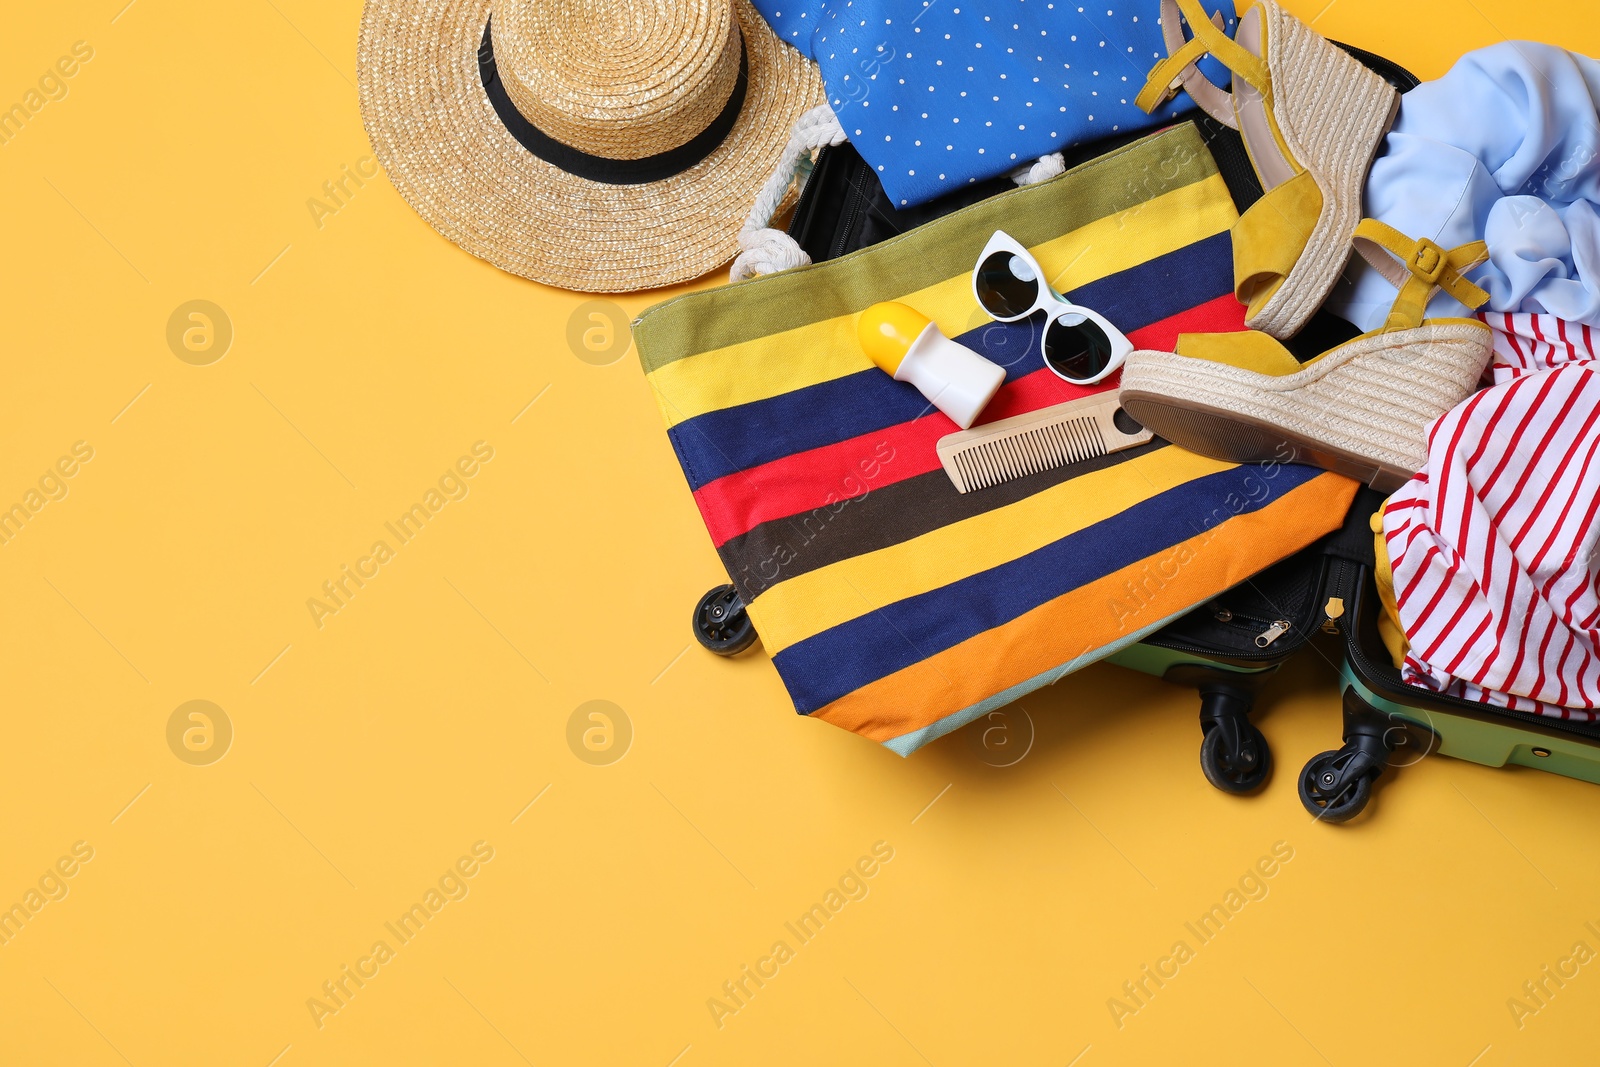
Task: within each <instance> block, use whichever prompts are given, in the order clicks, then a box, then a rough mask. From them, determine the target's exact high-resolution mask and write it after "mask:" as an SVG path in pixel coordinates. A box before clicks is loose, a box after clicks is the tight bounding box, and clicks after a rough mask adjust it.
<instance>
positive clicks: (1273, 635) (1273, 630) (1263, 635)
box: [1256, 619, 1292, 648]
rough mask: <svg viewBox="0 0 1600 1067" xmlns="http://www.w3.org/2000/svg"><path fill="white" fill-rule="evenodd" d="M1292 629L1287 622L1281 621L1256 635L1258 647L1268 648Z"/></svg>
mask: <svg viewBox="0 0 1600 1067" xmlns="http://www.w3.org/2000/svg"><path fill="white" fill-rule="evenodd" d="M1291 629H1292V627H1291V626H1290V625H1289V624H1288V623H1287V622H1285V621H1284V620H1283V619H1279V620H1278V621H1277V622H1275V623H1273V624H1272V625H1271V626H1269V627H1267V628H1266V629H1265V630H1263V631H1261V632H1260V633H1258V634H1256V647H1257V648H1266V647H1267V646H1268V645H1270V644H1272V642H1274V641H1276V640H1277V639H1278V638H1280V637H1282V636H1283V635H1284V634H1286V633H1288V632H1289V631H1290V630H1291Z"/></svg>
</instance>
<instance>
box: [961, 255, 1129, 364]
mask: <svg viewBox="0 0 1600 1067" xmlns="http://www.w3.org/2000/svg"><path fill="white" fill-rule="evenodd" d="M972 295H973V296H974V297H976V298H977V301H978V306H979V307H981V308H983V310H984V311H986V312H988V314H989V317H990V318H992V319H995V320H996V321H998V322H1019V321H1021V320H1022V319H1025V318H1027V317H1028V316H1030V315H1032V314H1033V313H1034V312H1036V311H1039V310H1041V309H1042V310H1043V311H1044V312H1045V313H1046V317H1045V323H1044V331H1043V333H1041V334H1040V338H1039V347H1040V348H1041V350H1042V351H1043V354H1044V364H1045V366H1047V367H1049V368H1050V369H1051V370H1052V371H1054V372H1055V373H1056V374H1057V375H1058V376H1060V377H1062V378H1065V379H1066V380H1067V381H1069V382H1072V383H1073V384H1074V385H1093V384H1095V383H1096V382H1098V381H1102V380H1104V379H1105V378H1107V377H1109V376H1110V375H1111V374H1113V373H1115V372H1116V371H1117V370H1118V369H1119V368H1120V367H1121V366H1122V364H1123V363H1124V361H1126V360H1127V358H1128V353H1130V352H1132V351H1133V342H1131V341H1129V340H1128V339H1127V338H1126V337H1125V336H1123V334H1122V331H1121V330H1119V329H1117V328H1116V327H1115V326H1113V325H1111V323H1109V322H1107V321H1106V319H1105V317H1104V316H1103V315H1101V314H1100V313H1099V312H1097V311H1092V310H1090V309H1089V308H1086V307H1082V306H1081V305H1078V304H1074V303H1072V302H1071V301H1070V300H1067V299H1065V298H1064V297H1062V296H1061V294H1059V293H1057V292H1056V291H1055V290H1054V289H1052V288H1051V287H1050V284H1049V283H1048V282H1046V281H1045V278H1044V270H1043V269H1042V268H1041V267H1040V266H1039V261H1038V260H1036V259H1034V258H1033V256H1032V254H1031V253H1029V251H1028V250H1027V249H1026V248H1024V247H1023V246H1022V243H1021V242H1020V241H1018V240H1017V239H1016V238H1014V237H1012V236H1011V235H1010V234H1008V233H1006V232H1005V231H1004V230H996V231H994V236H993V237H991V238H989V243H988V244H986V245H984V246H983V254H982V255H981V256H979V257H978V264H977V266H975V267H973V268H972Z"/></svg>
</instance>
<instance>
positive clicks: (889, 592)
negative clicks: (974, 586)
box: [749, 448, 1236, 655]
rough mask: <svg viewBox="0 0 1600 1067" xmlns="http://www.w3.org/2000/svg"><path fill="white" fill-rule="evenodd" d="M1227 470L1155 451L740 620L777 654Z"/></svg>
mask: <svg viewBox="0 0 1600 1067" xmlns="http://www.w3.org/2000/svg"><path fill="white" fill-rule="evenodd" d="M1234 466H1236V464H1233V463H1223V462H1219V461H1218V460H1214V459H1206V458H1205V457H1203V456H1197V455H1195V454H1194V453H1192V452H1186V451H1184V450H1183V449H1181V448H1162V449H1159V450H1157V451H1155V452H1150V453H1148V454H1146V455H1143V456H1138V457H1136V458H1134V459H1131V460H1128V461H1127V462H1126V463H1119V464H1117V465H1115V466H1112V467H1107V468H1105V469H1103V470H1098V471H1094V472H1093V473H1090V474H1085V475H1082V476H1081V477H1078V478H1073V479H1071V480H1070V481H1065V482H1062V483H1061V484H1059V485H1056V486H1052V487H1051V488H1049V489H1046V490H1044V491H1043V492H1040V493H1035V494H1034V495H1033V496H1030V497H1027V498H1025V499H1023V500H1019V501H1017V502H1016V503H1015V504H1009V505H1007V506H1006V507H1003V508H999V509H997V510H995V511H989V512H985V513H983V514H981V515H974V516H972V517H971V518H969V519H963V520H962V521H960V522H957V523H953V524H951V525H949V526H942V527H940V528H939V529H937V530H933V531H931V532H929V533H926V534H923V535H922V536H921V537H916V538H913V539H912V540H910V541H904V542H901V543H900V544H897V545H890V546H889V547H887V548H881V549H879V550H877V551H876V552H868V553H866V554H864V555H860V556H852V557H850V558H849V559H843V560H840V561H839V562H837V563H832V564H829V565H828V566H826V567H821V568H819V569H817V570H814V571H807V572H806V573H804V574H800V575H796V576H795V577H793V578H790V579H789V580H788V581H786V582H780V583H779V584H777V585H775V586H773V587H772V588H771V589H769V590H767V591H766V592H764V593H762V594H761V595H760V596H758V597H757V598H756V599H755V600H754V601H753V602H752V603H751V604H750V606H749V610H750V621H751V622H753V623H754V624H755V627H756V631H757V632H758V633H760V634H761V645H762V647H763V648H765V649H766V650H767V653H768V654H769V655H777V654H778V653H779V652H781V651H782V650H783V649H785V648H787V647H789V646H790V645H792V644H795V643H796V642H799V641H803V640H805V639H806V638H808V637H811V636H812V635H814V634H818V633H821V632H822V631H823V630H827V629H831V628H832V627H835V626H838V625H840V624H841V623H845V622H849V621H850V620H851V619H855V618H859V617H860V616H862V615H866V614H868V613H869V612H872V611H875V610H877V609H878V608H881V607H883V606H884V605H886V604H893V603H895V602H896V601H900V600H905V599H907V598H908V597H914V596H917V595H919V594H921V593H927V592H931V591H932V590H934V589H939V588H941V587H943V586H946V585H950V584H951V583H952V582H958V581H960V580H961V579H963V578H968V577H971V576H972V575H974V574H978V573H980V572H982V571H986V570H989V569H991V568H993V567H998V566H1000V565H1001V564H1003V563H1009V562H1010V561H1012V560H1014V559H1017V558H1019V557H1021V556H1025V555H1027V554H1028V553H1029V552H1033V551H1035V550H1037V549H1040V548H1043V547H1044V546H1045V545H1048V544H1050V543H1051V542H1052V541H1059V540H1060V539H1061V538H1063V537H1066V536H1068V535H1069V534H1074V533H1077V532H1078V531H1079V530H1082V529H1085V528H1087V527H1089V526H1092V525H1094V524H1095V523H1097V522H1101V521H1103V520H1105V519H1109V518H1111V517H1113V516H1115V515H1118V514H1121V513H1122V512H1124V511H1126V510H1128V509H1129V508H1131V507H1133V506H1134V505H1135V504H1138V503H1140V502H1141V501H1144V500H1148V499H1150V498H1151V497H1153V496H1156V495H1157V494H1159V493H1164V492H1166V491H1167V490H1169V489H1172V488H1175V487H1177V486H1180V485H1182V484H1184V483H1185V482H1189V481H1193V480H1194V479H1196V478H1203V477H1205V476H1207V475H1210V474H1216V473H1217V472H1219V471H1225V470H1229V469H1231V468H1233V467H1234ZM1135 474H1137V477H1135Z"/></svg>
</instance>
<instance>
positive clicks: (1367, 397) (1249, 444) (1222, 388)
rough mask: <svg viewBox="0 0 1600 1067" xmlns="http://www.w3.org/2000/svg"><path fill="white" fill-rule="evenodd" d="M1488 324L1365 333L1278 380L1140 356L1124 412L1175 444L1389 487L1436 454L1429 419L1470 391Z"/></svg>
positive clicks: (1482, 359)
mask: <svg viewBox="0 0 1600 1067" xmlns="http://www.w3.org/2000/svg"><path fill="white" fill-rule="evenodd" d="M1490 353H1491V342H1490V333H1489V330H1488V327H1486V326H1483V325H1482V324H1480V323H1472V322H1466V321H1455V322H1448V323H1425V324H1423V325H1422V326H1419V327H1416V328H1414V329H1410V330H1400V331H1395V332H1392V333H1385V334H1377V335H1374V336H1371V337H1365V338H1359V339H1357V340H1355V341H1352V342H1350V343H1349V344H1347V345H1344V346H1343V347H1341V348H1338V349H1335V350H1334V351H1332V352H1329V353H1328V354H1326V355H1324V356H1322V357H1321V358H1319V359H1317V360H1314V361H1313V362H1311V363H1309V364H1307V365H1306V366H1305V367H1304V368H1303V369H1302V370H1300V371H1299V372H1297V373H1295V374H1288V375H1283V376H1273V375H1267V374H1260V373H1257V372H1255V371H1248V370H1243V369H1241V368H1238V367H1233V366H1229V365H1228V364H1225V363H1217V362H1214V361H1211V360H1202V359H1192V358H1189V357H1186V356H1180V355H1175V354H1173V353H1171V352H1149V351H1145V352H1135V353H1133V354H1132V355H1131V356H1129V357H1128V362H1127V365H1126V366H1125V367H1124V368H1123V371H1122V392H1121V395H1120V399H1121V402H1122V406H1123V408H1124V409H1125V410H1126V411H1127V412H1128V414H1129V415H1131V416H1133V417H1134V418H1135V419H1137V420H1138V421H1139V422H1140V423H1142V424H1143V425H1144V426H1146V427H1147V428H1149V429H1150V430H1152V431H1154V432H1155V433H1156V434H1158V435H1160V436H1161V437H1164V438H1166V439H1167V440H1168V441H1171V442H1172V443H1173V444H1176V445H1179V446H1181V447H1183V448H1187V449H1189V450H1190V451H1191V452H1198V453H1200V454H1201V455H1206V456H1211V457H1213V458H1215V459H1222V460H1228V461H1230V462H1234V463H1260V462H1274V461H1275V462H1280V463H1309V464H1312V465H1314V466H1318V467H1322V468H1324V469H1326V470H1331V471H1335V472H1337V473H1339V474H1344V475H1347V476H1348V477H1351V478H1355V479H1357V480H1359V481H1361V482H1363V483H1365V484H1367V485H1371V486H1373V487H1374V488H1376V489H1379V490H1382V491H1384V492H1390V491H1393V490H1394V489H1397V488H1399V487H1400V486H1401V485H1403V484H1405V482H1406V481H1407V480H1408V479H1409V478H1410V477H1411V476H1412V475H1413V474H1415V473H1416V472H1417V471H1418V470H1420V469H1421V468H1422V465H1423V463H1424V461H1425V460H1426V458H1427V429H1428V425H1429V424H1430V423H1432V422H1433V420H1434V419H1437V418H1438V417H1439V416H1441V415H1443V414H1444V413H1445V412H1447V411H1449V410H1450V409H1451V408H1453V407H1455V406H1456V405H1457V404H1458V403H1460V402H1461V401H1462V400H1464V399H1466V398H1467V397H1468V396H1470V395H1471V393H1472V391H1473V389H1474V388H1476V386H1477V383H1478V379H1479V377H1480V376H1481V375H1482V373H1483V368H1484V367H1485V366H1486V365H1487V364H1488V362H1489V357H1490Z"/></svg>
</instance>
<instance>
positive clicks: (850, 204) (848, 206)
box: [828, 160, 870, 259]
mask: <svg viewBox="0 0 1600 1067" xmlns="http://www.w3.org/2000/svg"><path fill="white" fill-rule="evenodd" d="M853 169H854V170H855V179H854V180H853V181H850V182H849V183H848V185H849V190H850V193H849V196H848V197H847V198H846V199H845V204H844V211H843V212H842V213H841V214H840V216H839V227H838V229H837V230H836V231H835V232H834V235H833V254H832V255H830V256H829V257H828V258H829V259H838V258H839V257H840V256H842V255H844V253H845V245H846V244H848V243H849V241H850V236H851V231H852V230H853V229H854V228H855V224H856V216H857V215H858V214H860V212H861V203H862V201H863V200H864V199H865V198H866V194H865V193H863V192H862V191H861V185H862V179H863V178H865V177H866V176H867V174H868V173H870V172H869V171H868V170H867V162H866V160H862V161H860V162H859V163H858V164H857V165H856V166H855V167H854V168H853Z"/></svg>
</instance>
